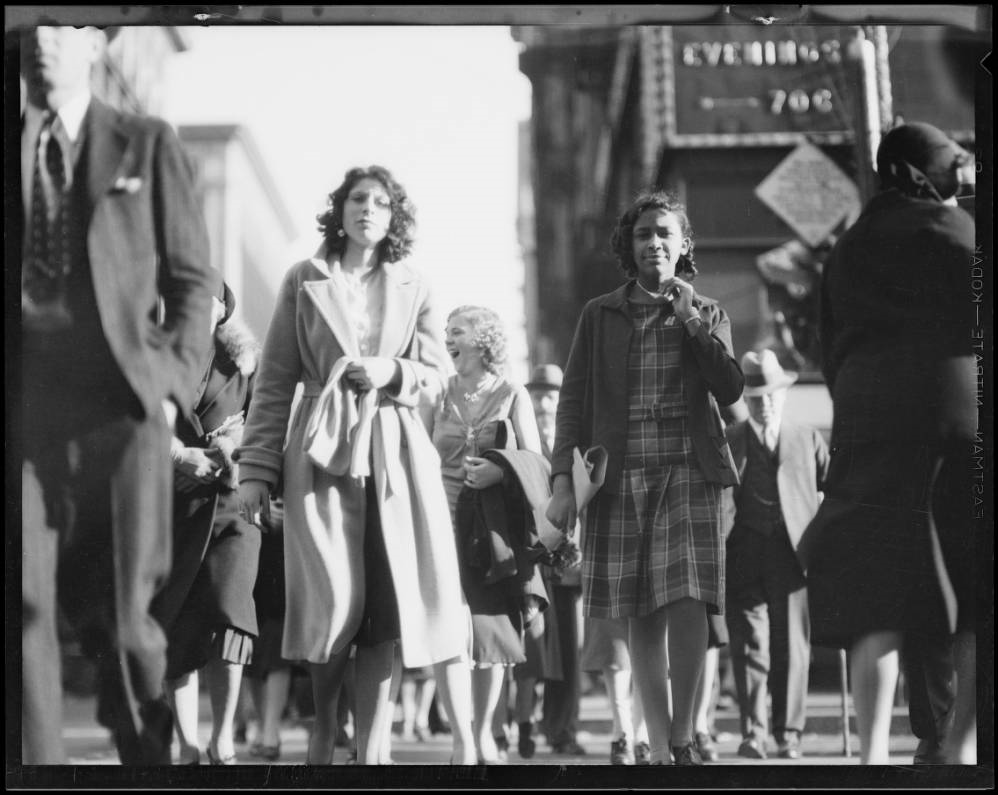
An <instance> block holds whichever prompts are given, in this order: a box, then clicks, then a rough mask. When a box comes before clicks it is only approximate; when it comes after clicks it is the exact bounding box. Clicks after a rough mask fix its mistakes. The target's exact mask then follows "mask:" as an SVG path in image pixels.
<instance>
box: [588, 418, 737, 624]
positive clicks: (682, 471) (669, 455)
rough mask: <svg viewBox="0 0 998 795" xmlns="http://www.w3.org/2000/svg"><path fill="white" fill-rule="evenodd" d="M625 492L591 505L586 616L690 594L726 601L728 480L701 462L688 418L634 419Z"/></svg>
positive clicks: (714, 609) (607, 494)
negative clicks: (724, 484)
mask: <svg viewBox="0 0 998 795" xmlns="http://www.w3.org/2000/svg"><path fill="white" fill-rule="evenodd" d="M627 447H628V455H627V458H626V459H625V462H624V470H623V472H622V473H621V479H620V482H619V483H618V484H617V489H616V492H617V493H613V492H611V491H609V490H607V489H604V490H601V491H600V492H599V493H598V494H597V495H596V497H595V498H594V500H593V501H592V503H590V505H589V507H588V509H587V511H586V528H585V533H584V536H583V550H582V599H583V611H584V613H585V615H587V616H592V617H594V618H622V617H630V616H644V615H648V614H650V613H652V612H654V611H655V610H657V609H658V608H660V607H662V606H663V605H667V604H670V603H672V602H676V601H678V600H680V599H683V598H687V597H688V598H692V599H697V600H699V601H702V602H706V603H707V612H708V613H718V614H719V613H722V612H723V605H724V540H723V538H722V532H721V486H720V484H717V483H710V482H708V481H707V480H706V479H705V478H704V476H703V474H702V473H701V472H700V470H699V468H698V467H697V465H696V463H695V461H694V456H693V451H692V445H691V443H690V441H689V436H688V434H687V433H686V418H685V417H674V418H669V419H661V420H641V421H635V420H631V421H630V422H629V423H628V445H627Z"/></svg>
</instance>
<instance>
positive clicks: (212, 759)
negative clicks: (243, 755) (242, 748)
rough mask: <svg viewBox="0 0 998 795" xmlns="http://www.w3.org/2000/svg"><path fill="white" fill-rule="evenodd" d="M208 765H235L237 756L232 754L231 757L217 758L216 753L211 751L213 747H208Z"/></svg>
mask: <svg viewBox="0 0 998 795" xmlns="http://www.w3.org/2000/svg"><path fill="white" fill-rule="evenodd" d="M208 764H210V765H235V764H238V762H236V755H235V754H231V755H229V756H215V752H214V751H212V750H211V746H210V745H209V746H208Z"/></svg>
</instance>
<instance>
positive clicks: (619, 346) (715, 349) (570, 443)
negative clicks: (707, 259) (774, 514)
mask: <svg viewBox="0 0 998 795" xmlns="http://www.w3.org/2000/svg"><path fill="white" fill-rule="evenodd" d="M633 284H634V281H633V280H632V281H630V282H628V283H626V284H624V285H622V286H621V287H619V288H617V289H616V290H614V291H613V292H612V293H607V294H606V295H601V296H600V297H598V298H594V299H593V300H592V301H590V302H589V303H587V304H586V306H585V308H583V310H582V317H581V318H579V324H578V327H577V328H576V331H575V339H574V340H573V341H572V349H571V351H570V353H569V355H568V363H567V364H566V365H565V379H564V382H563V383H562V387H561V397H560V401H559V403H558V418H557V423H556V424H557V430H556V432H555V445H554V454H553V456H552V458H551V474H552V475H559V474H570V473H571V471H572V450H573V448H575V447H579V448H580V449H582V450H585V449H587V448H589V447H591V446H593V445H602V446H603V447H605V448H606V450H607V453H608V454H609V456H608V457H609V462H608V464H607V471H606V480H605V485H604V486H603V489H604V490H608V491H613V490H615V489H616V488H617V483H618V481H619V479H620V474H621V471H622V469H623V462H624V452H625V446H626V443H627V409H628V406H627V400H628V390H629V384H628V378H627V363H628V351H629V349H630V345H631V339H632V336H633V325H632V323H631V317H630V313H629V310H628V305H627V296H628V291H629V290H631V289H633V287H632V286H633ZM694 306H696V307H697V308H698V310H699V312H700V319H701V320H702V321H703V322H702V323H701V325H700V328H699V330H698V331H697V333H696V336H694V337H690V336H689V335H686V334H684V336H683V347H682V369H683V383H684V389H685V393H686V404H687V410H688V421H689V431H690V434H691V436H692V438H693V447H694V450H695V451H696V456H697V461H698V463H699V465H700V469H701V471H702V472H703V474H704V477H706V479H707V480H708V481H710V482H712V483H720V484H722V485H725V486H730V485H733V484H734V483H736V482H737V475H736V473H735V468H734V465H733V463H732V461H731V451H730V450H729V449H728V443H727V441H726V439H725V437H724V423H723V421H722V420H721V415H720V411H719V410H718V405H719V404H720V405H722V406H727V405H730V404H732V403H734V402H735V401H736V400H738V398H739V397H740V396H741V394H742V388H743V386H744V384H745V378H744V376H743V375H742V371H741V368H740V367H739V366H738V362H737V361H735V358H734V352H733V349H732V346H731V323H730V321H729V320H728V315H727V313H726V312H725V311H724V310H723V309H721V307H720V306H718V305H717V303H716V302H715V301H713V300H711V299H710V298H705V297H704V296H700V295H697V296H695V298H694Z"/></svg>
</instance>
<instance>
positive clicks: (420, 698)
mask: <svg viewBox="0 0 998 795" xmlns="http://www.w3.org/2000/svg"><path fill="white" fill-rule="evenodd" d="M436 692H437V683H436V681H435V680H434V679H433V671H432V670H431V669H427V668H406V669H405V670H404V671H402V683H401V688H400V691H399V698H400V700H401V703H402V739H403V740H405V741H406V742H412V741H413V740H418V741H419V742H421V743H422V742H426V741H427V740H428V739H429V737H430V709H431V708H432V707H433V697H434V696H435V695H436Z"/></svg>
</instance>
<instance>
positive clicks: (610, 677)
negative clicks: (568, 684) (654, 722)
mask: <svg viewBox="0 0 998 795" xmlns="http://www.w3.org/2000/svg"><path fill="white" fill-rule="evenodd" d="M582 634H583V647H582V657H581V659H580V667H581V669H582V670H583V671H586V672H590V673H597V672H599V673H602V675H603V677H602V678H603V686H604V687H605V688H606V698H607V701H608V702H609V706H610V717H611V720H612V721H613V727H612V729H611V732H612V735H613V739H612V740H611V741H610V764H611V765H650V764H651V745H650V744H649V742H648V727H647V724H646V723H645V716H644V709H643V708H642V704H641V695H640V693H639V692H638V690H637V689H636V688H635V687H634V685H633V680H632V678H631V654H630V650H629V649H628V646H627V636H628V630H627V621H626V620H623V619H614V618H592V617H591V616H586V617H585V619H584V624H583V633H582Z"/></svg>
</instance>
